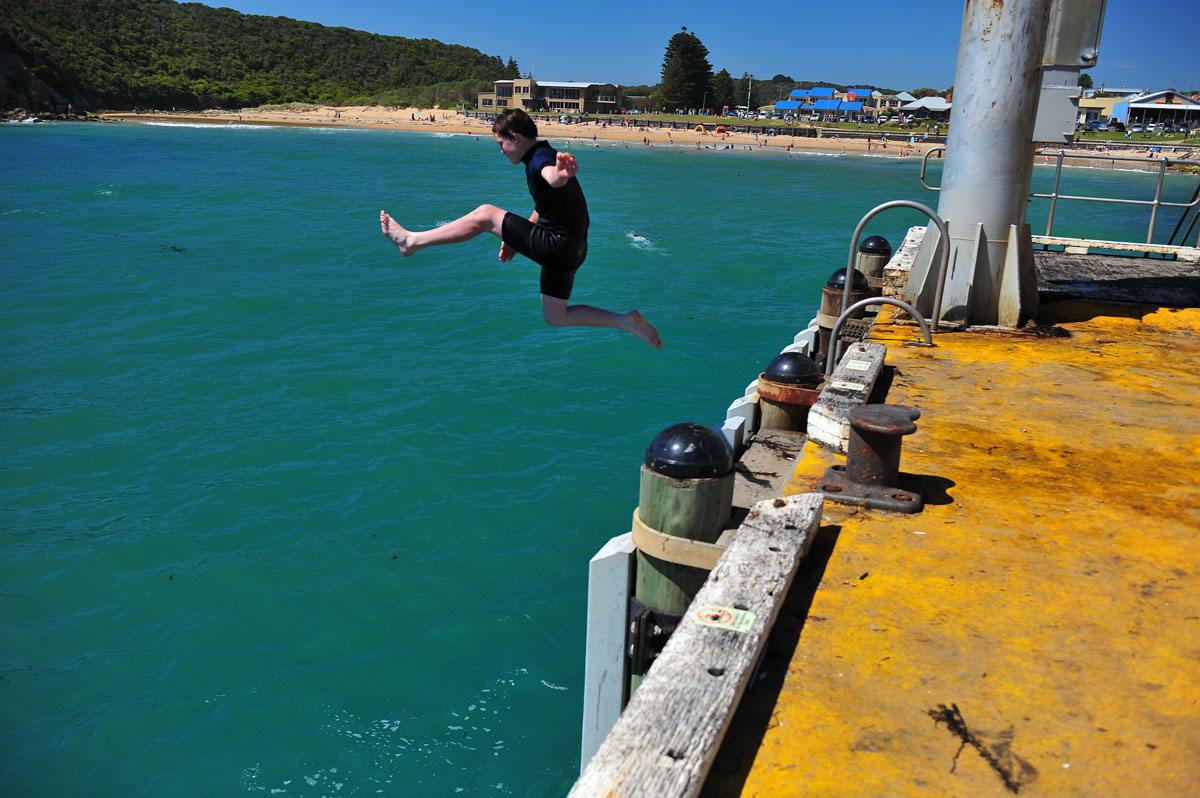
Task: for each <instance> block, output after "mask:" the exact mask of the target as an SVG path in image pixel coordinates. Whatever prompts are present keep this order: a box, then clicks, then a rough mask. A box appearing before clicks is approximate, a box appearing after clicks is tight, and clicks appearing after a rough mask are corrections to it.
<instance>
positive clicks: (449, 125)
mask: <svg viewBox="0 0 1200 798" xmlns="http://www.w3.org/2000/svg"><path fill="white" fill-rule="evenodd" d="M99 117H100V119H101V120H104V121H130V122H174V123H177V124H221V125H229V124H235V125H236V124H242V125H271V126H279V127H321V128H335V129H337V128H341V129H361V130H401V131H406V132H414V133H458V134H466V135H476V136H490V135H491V125H490V124H488V123H487V122H485V121H483V120H481V119H475V118H473V117H466V116H462V115H461V114H459V113H458V112H457V111H443V110H439V109H429V108H398V109H390V108H380V107H371V106H351V107H335V106H318V107H315V108H310V109H278V110H259V109H251V110H243V111H241V112H236V111H200V112H178V113H177V112H166V111H152V112H148V113H128V112H122V113H105V114H100V115H99ZM431 120H432V121H431ZM538 137H539V138H545V139H549V138H555V139H569V140H572V141H579V142H583V143H588V142H597V143H598V142H600V141H606V142H621V143H626V144H634V143H636V144H640V145H642V146H647V147H650V146H660V145H674V146H675V147H687V148H699V149H702V150H703V149H708V150H710V151H728V152H748V151H750V150H753V151H755V152H759V151H762V152H766V151H779V152H796V153H797V154H800V153H803V152H804V151H815V152H813V154H817V155H829V154H834V155H842V154H852V153H853V154H862V155H867V154H870V155H878V156H880V157H883V158H891V159H898V158H914V159H915V158H920V157H922V156H923V155H924V154H925V151H926V150H927V149H929V148H931V147H934V146H937V145H936V144H933V143H922V142H920V141H918V142H916V143H906V142H896V141H892V142H889V143H887V144H881V143H879V142H877V141H874V142H871V146H870V149H868V143H867V141H866V140H865V139H863V138H861V137H857V138H841V137H837V136H831V137H821V138H797V137H792V136H787V135H779V136H758V135H754V134H750V133H727V134H723V135H718V134H716V133H696V132H695V131H694V130H666V129H662V128H644V127H636V126H631V127H620V126H614V125H607V126H604V125H602V124H600V123H599V122H584V123H576V124H570V125H564V124H561V123H559V122H545V121H539V122H538ZM747 147H749V148H750V149H749V150H748V149H746V148H747Z"/></svg>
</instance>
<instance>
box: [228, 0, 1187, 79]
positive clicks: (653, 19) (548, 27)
mask: <svg viewBox="0 0 1200 798" xmlns="http://www.w3.org/2000/svg"><path fill="white" fill-rule="evenodd" d="M206 5H211V6H226V7H229V8H234V9H236V10H238V11H241V12H244V13H247V14H268V15H271V16H285V17H292V18H294V19H303V20H308V21H310V22H319V23H321V24H322V25H341V26H345V27H349V28H357V29H359V30H365V31H371V32H372V33H383V34H388V35H394V36H408V37H411V38H421V39H424V38H428V39H438V40H439V41H443V42H447V43H450V44H463V45H466V46H468V47H474V48H476V49H478V50H481V51H483V52H485V53H488V54H490V55H498V56H500V57H501V58H504V59H507V58H508V57H509V56H512V57H514V58H516V59H517V63H518V64H519V65H520V67H521V71H522V73H525V72H527V71H530V70H532V72H533V75H534V77H539V78H542V79H543V80H580V81H584V80H588V81H606V82H607V81H615V82H617V83H621V84H625V85H633V84H641V83H650V84H653V83H657V82H658V80H659V76H660V72H661V69H662V58H663V51H664V50H665V48H666V44H667V40H668V39H669V38H670V37H671V36H672V35H673V34H674V33H676V32H677V31H679V29H680V27H681V26H684V25H686V26H687V28H688V30H690V31H692V32H693V33H695V34H696V35H697V36H699V37H700V41H702V42H703V43H704V45H705V46H706V47H707V48H708V51H709V61H710V62H711V63H712V65H713V69H714V71H715V70H720V69H722V68H724V69H728V70H729V71H730V72H731V73H732V74H733V75H734V76H735V77H737V76H740V75H741V74H742V73H743V72H750V73H751V74H754V75H756V76H759V77H763V78H770V77H772V76H774V75H776V74H779V73H783V74H785V75H790V76H792V77H793V78H795V79H796V80H824V81H830V82H835V83H845V84H853V83H869V84H874V85H880V86H888V87H891V88H896V89H913V88H917V87H920V86H931V87H933V88H945V87H947V86H949V85H951V84H952V83H953V82H954V61H955V57H956V55H957V51H958V34H959V28H960V26H961V24H962V11H963V0H856V2H853V3H849V2H842V3H796V2H781V0H764V1H763V2H757V3H755V2H751V3H749V4H747V5H740V4H736V3H730V2H728V0H723V1H722V2H716V1H715V0H688V2H681V1H680V0H659V1H658V2H655V1H653V0H651V2H630V1H629V0H608V2H594V1H593V2H589V3H581V2H574V1H572V0H568V1H567V2H562V3H554V2H540V3H536V4H534V3H516V2H512V0H506V1H505V2H482V0H443V2H436V1H435V2H418V3H406V2H399V3H387V4H384V3H380V2H374V1H373V0H337V1H336V2H330V0H226V1H225V2H219V1H218V0H213V1H211V2H207V3H206ZM524 9H528V11H525V10H524ZM535 14H536V15H537V16H539V17H541V19H542V20H543V21H542V22H539V23H538V24H537V25H536V26H534V25H533V24H531V16H533V15H535ZM1091 74H1092V77H1093V80H1094V81H1095V82H1096V85H1097V86H1099V85H1100V84H1102V83H1103V84H1106V85H1108V86H1133V87H1138V88H1144V89H1158V88H1166V87H1168V86H1174V87H1175V88H1178V89H1191V88H1200V0H1108V14H1107V16H1106V18H1105V20H1104V33H1103V38H1102V39H1101V43H1100V63H1099V65H1098V66H1097V67H1096V68H1095V69H1094V70H1092V71H1091Z"/></svg>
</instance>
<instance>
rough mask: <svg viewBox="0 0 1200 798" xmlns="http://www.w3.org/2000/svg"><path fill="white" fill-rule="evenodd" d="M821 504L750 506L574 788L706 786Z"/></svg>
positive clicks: (648, 791) (594, 791)
mask: <svg viewBox="0 0 1200 798" xmlns="http://www.w3.org/2000/svg"><path fill="white" fill-rule="evenodd" d="M821 508H822V496H821V495H820V494H817V493H806V494H804V495H801V496H791V497H788V498H786V499H768V500H766V501H761V502H758V503H757V504H755V505H754V507H753V508H751V510H750V513H749V514H748V515H747V516H746V520H745V521H744V522H743V523H742V525H741V526H740V527H739V528H738V532H737V536H736V537H735V538H734V540H733V542H732V543H730V545H729V548H728V550H727V551H726V552H725V554H724V555H723V556H722V557H721V559H720V561H719V562H718V563H717V565H716V567H715V568H713V570H712V572H711V573H710V574H709V577H708V580H707V581H706V582H705V583H704V586H703V587H702V588H701V589H700V592H699V593H697V594H696V598H695V600H694V601H693V602H692V603H691V605H690V606H689V607H688V608H687V612H686V613H685V615H684V618H683V621H682V622H681V623H680V625H679V628H678V629H676V630H675V634H673V635H672V636H671V639H670V640H669V641H668V642H667V645H666V648H665V649H663V652H662V654H660V655H659V657H658V659H656V660H655V662H654V665H653V666H652V667H651V668H650V672H649V673H648V674H647V675H646V679H645V681H643V682H642V685H641V687H639V688H638V691H637V692H636V693H635V694H634V696H633V699H632V700H631V701H630V702H629V705H628V706H627V707H626V708H625V711H624V712H623V713H622V714H621V718H620V720H618V721H617V725H616V726H615V727H613V730H612V731H611V732H610V733H609V735H608V737H607V738H605V740H604V743H603V744H602V745H601V746H600V750H599V751H597V752H596V755H595V756H593V757H592V760H591V761H590V762H589V763H588V765H587V767H586V768H585V769H584V772H583V774H582V775H581V776H580V777H579V781H577V782H576V783H575V786H574V788H572V790H571V793H570V795H571V796H574V797H575V798H585V797H590V796H596V797H597V798H600V797H601V796H603V797H604V798H616V797H617V796H643V795H644V796H653V797H654V798H675V796H680V797H681V798H682V797H683V796H695V795H698V794H699V793H700V790H701V788H702V787H703V786H704V778H705V776H706V775H707V774H708V770H709V768H710V767H711V766H712V763H713V759H714V758H715V757H716V755H717V750H718V749H719V748H720V745H721V741H722V739H723V738H724V736H725V732H726V730H727V729H728V728H729V723H730V721H731V720H732V718H733V713H734V710H735V709H736V708H737V705H738V702H739V701H740V700H741V696H742V693H744V692H745V690H746V686H747V684H748V683H749V681H750V677H751V676H752V675H753V672H754V668H755V665H756V664H757V663H758V659H759V656H760V655H761V654H762V650H763V647H764V646H765V645H766V640H767V635H768V633H769V632H770V630H771V627H772V626H773V625H774V623H775V618H776V616H778V614H779V608H780V607H781V606H782V605H783V600H784V597H785V596H786V595H787V592H788V589H789V588H790V587H791V583H792V579H793V577H794V576H795V574H796V568H797V567H798V566H799V564H800V560H801V559H802V558H803V556H804V555H805V554H806V553H807V552H808V549H809V546H810V545H811V544H812V540H813V537H814V535H815V534H816V529H817V525H818V523H819V522H820V519H821Z"/></svg>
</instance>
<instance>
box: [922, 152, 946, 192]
mask: <svg viewBox="0 0 1200 798" xmlns="http://www.w3.org/2000/svg"><path fill="white" fill-rule="evenodd" d="M945 151H946V147H945V145H942V146H940V147H930V148H929V149H927V150H926V151H925V155H924V157H922V158H921V185H923V186H924V187H925V188H927V189H929V190H930V191H941V190H942V187H941V186H931V185H929V184H928V183H926V182H925V169H926V167H928V166H929V156H930V154H931V153H935V152H945Z"/></svg>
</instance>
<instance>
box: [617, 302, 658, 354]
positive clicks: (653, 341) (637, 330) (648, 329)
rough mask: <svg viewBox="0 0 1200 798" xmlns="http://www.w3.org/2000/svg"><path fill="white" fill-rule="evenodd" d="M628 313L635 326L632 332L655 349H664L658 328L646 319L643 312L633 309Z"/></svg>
mask: <svg viewBox="0 0 1200 798" xmlns="http://www.w3.org/2000/svg"><path fill="white" fill-rule="evenodd" d="M626 315H627V316H628V317H629V320H630V321H631V322H633V327H632V328H631V329H630V330H629V331H630V332H631V333H633V334H634V335H636V336H637V337H638V338H641V339H642V340H643V341H645V342H646V343H648V344H650V346H652V347H654V348H655V349H662V339H661V338H659V337H658V330H656V329H654V325H653V324H651V323H650V322H648V321H646V319H645V318H644V317H643V316H642V314H641V313H639V312H638V311H636V310H631V311H629V313H627V314H626Z"/></svg>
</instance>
